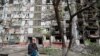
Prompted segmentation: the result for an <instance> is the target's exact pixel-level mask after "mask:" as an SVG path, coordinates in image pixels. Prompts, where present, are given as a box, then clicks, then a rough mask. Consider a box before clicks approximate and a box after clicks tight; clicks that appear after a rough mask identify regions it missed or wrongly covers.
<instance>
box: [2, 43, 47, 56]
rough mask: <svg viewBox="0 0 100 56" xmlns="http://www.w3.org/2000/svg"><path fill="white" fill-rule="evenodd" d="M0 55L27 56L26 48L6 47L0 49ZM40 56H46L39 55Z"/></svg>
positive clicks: (17, 46)
mask: <svg viewBox="0 0 100 56" xmlns="http://www.w3.org/2000/svg"><path fill="white" fill-rule="evenodd" d="M0 54H8V56H28V54H27V46H20V45H7V46H4V47H2V48H0ZM40 56H48V55H45V54H40Z"/></svg>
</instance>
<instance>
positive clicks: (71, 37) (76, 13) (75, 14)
mask: <svg viewBox="0 0 100 56" xmlns="http://www.w3.org/2000/svg"><path fill="white" fill-rule="evenodd" d="M66 1H67V6H68V11H69V16H70V26H69V27H70V42H69V45H68V49H67V52H66V54H65V56H68V52H69V50H70V48H71V46H72V44H73V42H75V36H73V34H72V32H73V31H72V30H73V28H72V27H73V21H74V20H75V19H74V17H75V16H77V15H78V14H79V13H81V12H83V11H85V10H86V9H89V8H90V7H91V6H93V5H94V4H95V3H96V2H93V3H91V4H90V5H87V6H86V7H84V8H82V9H81V10H79V11H77V12H75V13H74V14H72V12H71V9H70V5H69V1H68V0H66Z"/></svg>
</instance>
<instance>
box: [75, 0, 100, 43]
mask: <svg viewBox="0 0 100 56" xmlns="http://www.w3.org/2000/svg"><path fill="white" fill-rule="evenodd" d="M95 1H96V0H77V1H76V2H77V11H79V10H80V9H82V8H84V7H86V6H88V5H90V4H91V3H93V2H95ZM98 2H100V1H98ZM77 17H78V23H77V24H78V30H79V34H80V38H79V39H80V43H81V44H84V43H85V40H88V41H90V42H92V43H99V44H100V19H99V18H100V6H99V3H96V4H95V5H93V6H91V7H90V8H88V9H86V10H85V11H83V12H82V13H79V14H78V15H77Z"/></svg>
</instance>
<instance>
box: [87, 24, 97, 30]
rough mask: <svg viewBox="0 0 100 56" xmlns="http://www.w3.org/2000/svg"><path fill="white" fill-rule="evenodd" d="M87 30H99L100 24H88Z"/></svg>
mask: <svg viewBox="0 0 100 56" xmlns="http://www.w3.org/2000/svg"><path fill="white" fill-rule="evenodd" d="M86 29H87V30H98V26H96V25H93V26H86Z"/></svg>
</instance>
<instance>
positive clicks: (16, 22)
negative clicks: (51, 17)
mask: <svg viewBox="0 0 100 56" xmlns="http://www.w3.org/2000/svg"><path fill="white" fill-rule="evenodd" d="M0 1H1V7H0V8H1V10H0V11H1V12H2V13H1V14H0V15H1V16H0V17H1V18H0V19H2V20H3V26H4V27H5V28H6V29H7V30H5V29H4V31H6V32H7V34H4V35H7V36H5V38H6V40H5V41H6V42H15V43H19V42H20V43H26V42H27V40H28V37H33V36H34V35H38V34H37V31H35V30H36V29H37V28H40V26H41V12H40V11H41V4H40V3H39V2H40V1H39V2H38V0H0ZM41 3H42V1H41ZM39 10H40V11H39ZM38 12H39V13H38ZM33 22H34V23H33ZM33 29H34V30H33ZM33 32H34V34H33ZM39 33H40V32H39Z"/></svg>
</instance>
